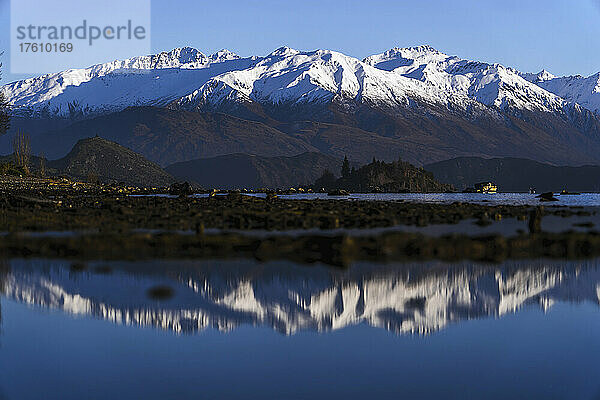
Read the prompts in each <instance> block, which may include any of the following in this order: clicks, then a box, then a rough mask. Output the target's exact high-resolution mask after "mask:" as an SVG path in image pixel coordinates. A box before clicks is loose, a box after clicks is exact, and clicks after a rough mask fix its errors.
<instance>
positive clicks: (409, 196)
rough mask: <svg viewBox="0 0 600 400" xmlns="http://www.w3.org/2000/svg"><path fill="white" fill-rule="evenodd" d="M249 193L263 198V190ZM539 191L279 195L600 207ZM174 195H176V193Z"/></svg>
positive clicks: (591, 197) (595, 199)
mask: <svg viewBox="0 0 600 400" xmlns="http://www.w3.org/2000/svg"><path fill="white" fill-rule="evenodd" d="M195 196H197V197H208V194H197V195H195ZM249 196H257V197H264V196H265V195H264V194H262V193H258V194H249ZM536 196H537V195H536V194H528V193H495V194H483V193H368V194H366V193H356V194H352V195H350V196H328V195H327V194H326V193H311V194H292V195H280V196H279V197H280V198H282V199H296V200H300V199H302V200H313V199H346V200H403V201H411V202H416V203H438V204H450V203H455V202H465V203H477V204H488V205H499V204H510V205H539V204H545V205H558V206H600V193H582V194H580V195H563V196H560V195H558V194H556V195H555V196H556V198H558V199H559V201H557V202H550V203H541V202H540V200H539V199H538V198H536ZM173 197H174V196H173Z"/></svg>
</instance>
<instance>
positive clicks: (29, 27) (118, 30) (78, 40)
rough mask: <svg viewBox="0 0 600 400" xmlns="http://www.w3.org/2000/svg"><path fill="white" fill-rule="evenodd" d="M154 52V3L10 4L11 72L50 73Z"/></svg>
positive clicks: (70, 0)
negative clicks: (151, 28) (152, 10)
mask: <svg viewBox="0 0 600 400" xmlns="http://www.w3.org/2000/svg"><path fill="white" fill-rule="evenodd" d="M149 52H150V0H127V1H122V0H103V1H101V2H99V1H91V0H54V1H52V2H40V1H39V0H12V2H11V51H10V64H11V72H12V73H49V72H56V71H60V70H64V69H69V68H83V67H87V66H90V65H93V64H97V63H102V62H107V61H112V60H115V59H122V58H129V57H132V56H136V55H144V54H148V53H149Z"/></svg>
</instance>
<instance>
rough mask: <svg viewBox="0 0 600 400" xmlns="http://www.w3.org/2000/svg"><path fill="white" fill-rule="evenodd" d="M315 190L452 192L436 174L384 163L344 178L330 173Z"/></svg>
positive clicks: (362, 168)
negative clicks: (439, 180) (435, 176)
mask: <svg viewBox="0 0 600 400" xmlns="http://www.w3.org/2000/svg"><path fill="white" fill-rule="evenodd" d="M314 188H315V189H317V190H319V189H322V188H324V189H326V190H333V189H344V190H347V191H350V192H358V193H368V192H384V193H398V192H400V193H402V192H410V193H439V192H447V191H453V189H454V188H453V187H452V185H448V184H444V183H440V182H438V181H437V180H436V179H434V177H433V174H431V173H430V172H427V171H425V170H424V169H422V168H417V167H415V166H414V165H412V164H409V163H407V162H404V161H400V160H398V161H393V162H391V163H385V162H383V161H377V160H373V161H372V162H371V163H370V164H368V165H364V166H362V167H360V168H359V169H354V168H353V169H351V170H348V172H347V173H346V174H345V175H343V176H342V177H341V178H338V179H335V178H334V177H333V175H331V174H329V173H327V172H326V173H325V174H323V175H322V176H321V177H320V178H319V179H317V181H315V184H314Z"/></svg>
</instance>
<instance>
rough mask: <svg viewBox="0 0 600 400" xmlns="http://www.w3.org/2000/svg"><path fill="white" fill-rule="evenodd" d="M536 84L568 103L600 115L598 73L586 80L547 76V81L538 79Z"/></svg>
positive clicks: (599, 79)
mask: <svg viewBox="0 0 600 400" xmlns="http://www.w3.org/2000/svg"><path fill="white" fill-rule="evenodd" d="M543 72H544V71H543ZM536 83H537V84H538V85H539V86H540V87H542V88H544V89H546V90H548V91H549V92H552V93H554V94H556V95H557V96H560V97H562V98H564V99H565V100H567V101H569V102H572V103H577V104H580V105H581V106H583V107H585V108H587V109H588V110H591V111H594V112H596V113H600V72H599V73H596V74H594V75H591V76H588V77H587V78H585V77H583V76H581V75H574V76H564V77H555V76H553V75H549V76H548V78H547V79H538V80H537V81H536Z"/></svg>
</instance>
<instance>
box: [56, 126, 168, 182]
mask: <svg viewBox="0 0 600 400" xmlns="http://www.w3.org/2000/svg"><path fill="white" fill-rule="evenodd" d="M48 166H49V167H50V168H53V169H56V170H58V171H59V172H60V173H61V174H65V175H68V176H71V177H74V178H77V179H82V180H87V179H89V178H91V177H94V178H97V179H98V180H99V181H100V182H104V183H120V182H123V183H125V184H128V185H134V186H154V187H161V186H168V185H170V184H171V183H173V182H174V181H175V179H174V178H173V177H172V176H171V175H169V174H168V173H166V172H165V171H164V170H162V169H161V168H160V167H159V166H158V165H156V164H154V163H153V162H150V161H148V160H147V159H145V158H144V157H142V156H140V155H139V154H137V153H135V152H133V151H132V150H130V149H127V148H125V147H123V146H121V145H119V144H117V143H114V142H111V141H108V140H106V139H103V138H100V137H94V138H89V139H82V140H80V141H78V142H77V143H76V144H75V146H74V147H73V149H72V150H71V152H69V154H67V156H65V157H63V158H61V159H59V160H55V161H49V162H48Z"/></svg>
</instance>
